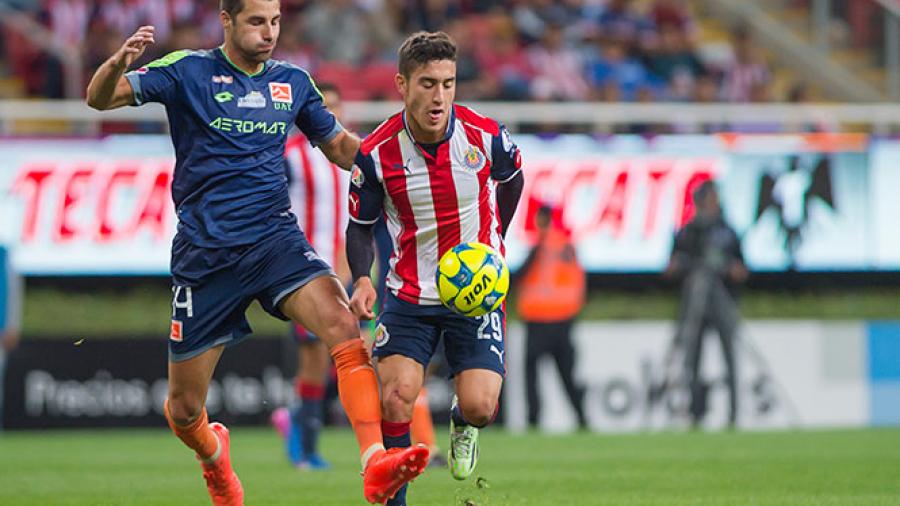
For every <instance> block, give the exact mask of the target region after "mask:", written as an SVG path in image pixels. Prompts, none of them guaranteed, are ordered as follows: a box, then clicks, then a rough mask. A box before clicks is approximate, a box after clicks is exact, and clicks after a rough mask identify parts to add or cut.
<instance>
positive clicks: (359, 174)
mask: <svg viewBox="0 0 900 506" xmlns="http://www.w3.org/2000/svg"><path fill="white" fill-rule="evenodd" d="M350 182H351V183H353V186H355V187H357V188H362V185H363V183H365V182H366V176H365V175H364V174H363V171H362V169H360V168H359V165H354V166H353V172H352V173H351V174H350Z"/></svg>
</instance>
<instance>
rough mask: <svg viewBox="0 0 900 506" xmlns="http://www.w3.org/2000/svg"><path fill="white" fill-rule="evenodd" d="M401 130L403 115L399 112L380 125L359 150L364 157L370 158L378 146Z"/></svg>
mask: <svg viewBox="0 0 900 506" xmlns="http://www.w3.org/2000/svg"><path fill="white" fill-rule="evenodd" d="M401 130H403V113H402V112H398V113H397V114H395V115H393V116H391V117H390V118H388V119H387V120H385V122H384V123H382V124H380V125H378V128H376V129H375V131H373V132H372V133H370V134H369V135H368V136H367V137H366V138H365V140H363V141H362V144H360V146H359V150H360V151H361V152H362V154H363V155H365V156H368V155H369V154H370V153H371V152H372V151H374V150H375V148H377V147H378V145H380V144H382V143H384V142H385V141H387V140H388V139H390V138H391V137H394V136H395V135H397V133H398V132H400V131H401Z"/></svg>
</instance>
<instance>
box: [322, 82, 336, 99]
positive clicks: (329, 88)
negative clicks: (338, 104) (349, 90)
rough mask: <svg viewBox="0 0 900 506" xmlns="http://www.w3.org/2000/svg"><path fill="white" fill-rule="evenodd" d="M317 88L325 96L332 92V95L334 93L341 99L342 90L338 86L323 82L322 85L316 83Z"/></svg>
mask: <svg viewBox="0 0 900 506" xmlns="http://www.w3.org/2000/svg"><path fill="white" fill-rule="evenodd" d="M316 88H318V89H319V92H320V93H321V94H323V95H324V94H326V93H328V92H329V91H330V92H331V93H334V94H335V95H337V96H338V98H341V90H339V89H338V87H337V85H336V84H334V83H332V82H329V81H325V82H321V83H316Z"/></svg>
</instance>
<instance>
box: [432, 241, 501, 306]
mask: <svg viewBox="0 0 900 506" xmlns="http://www.w3.org/2000/svg"><path fill="white" fill-rule="evenodd" d="M436 279H437V288H438V295H439V296H440V298H441V302H443V303H444V305H445V306H447V307H448V308H450V309H451V310H452V311H455V312H457V313H459V314H461V315H463V316H471V317H476V316H482V315H484V314H487V313H490V312H491V311H493V310H495V309H497V308H498V307H500V305H501V304H503V300H504V299H506V292H508V291H509V269H507V268H506V262H504V261H503V257H502V256H500V253H497V251H496V250H494V248H491V247H490V246H487V245H485V244H481V243H480V242H468V243H463V244H460V245H458V246H456V247H454V248H453V249H450V250H447V252H446V253H444V255H443V256H442V257H441V261H440V262H438V269H437V273H436Z"/></svg>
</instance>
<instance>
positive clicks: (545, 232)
mask: <svg viewBox="0 0 900 506" xmlns="http://www.w3.org/2000/svg"><path fill="white" fill-rule="evenodd" d="M534 219H535V224H536V226H537V230H538V237H537V242H536V243H535V245H534V247H533V248H532V249H531V251H530V252H529V253H528V257H527V258H526V259H525V263H524V264H523V265H522V267H521V269H519V272H518V273H517V277H518V278H519V282H518V284H517V289H518V292H517V293H516V298H517V302H518V304H517V310H518V312H519V317H520V318H521V319H522V321H523V322H524V323H525V332H526V334H525V339H526V347H525V349H526V352H525V385H526V391H527V394H528V395H527V400H528V424H529V425H531V426H532V427H536V426H537V425H538V422H539V415H540V411H541V399H540V395H539V393H538V385H537V376H538V375H537V363H538V360H539V359H540V358H541V357H543V356H544V355H550V356H551V357H552V358H553V360H554V361H555V362H556V369H557V370H558V371H559V376H560V378H561V379H562V382H563V385H564V386H565V389H566V394H567V395H568V396H569V401H570V402H571V403H572V407H573V408H574V409H575V414H576V415H577V417H578V425H579V427H581V428H586V427H587V420H586V419H585V417H584V387H583V386H581V385H579V384H578V383H577V382H576V381H575V378H574V369H575V348H574V347H573V346H572V325H573V324H574V322H575V318H576V317H577V316H578V313H579V311H581V308H582V307H584V298H585V274H584V269H583V268H582V267H581V264H580V263H579V262H578V256H577V254H576V252H575V247H574V245H573V244H572V241H571V238H570V237H569V234H568V233H567V231H566V230H564V228H563V225H562V223H561V222H560V221H561V220H560V217H557V219H556V220H554V219H553V208H552V207H550V206H549V205H546V204H544V205H542V206H541V207H540V208H539V209H538V211H537V213H535V218H534Z"/></svg>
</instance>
